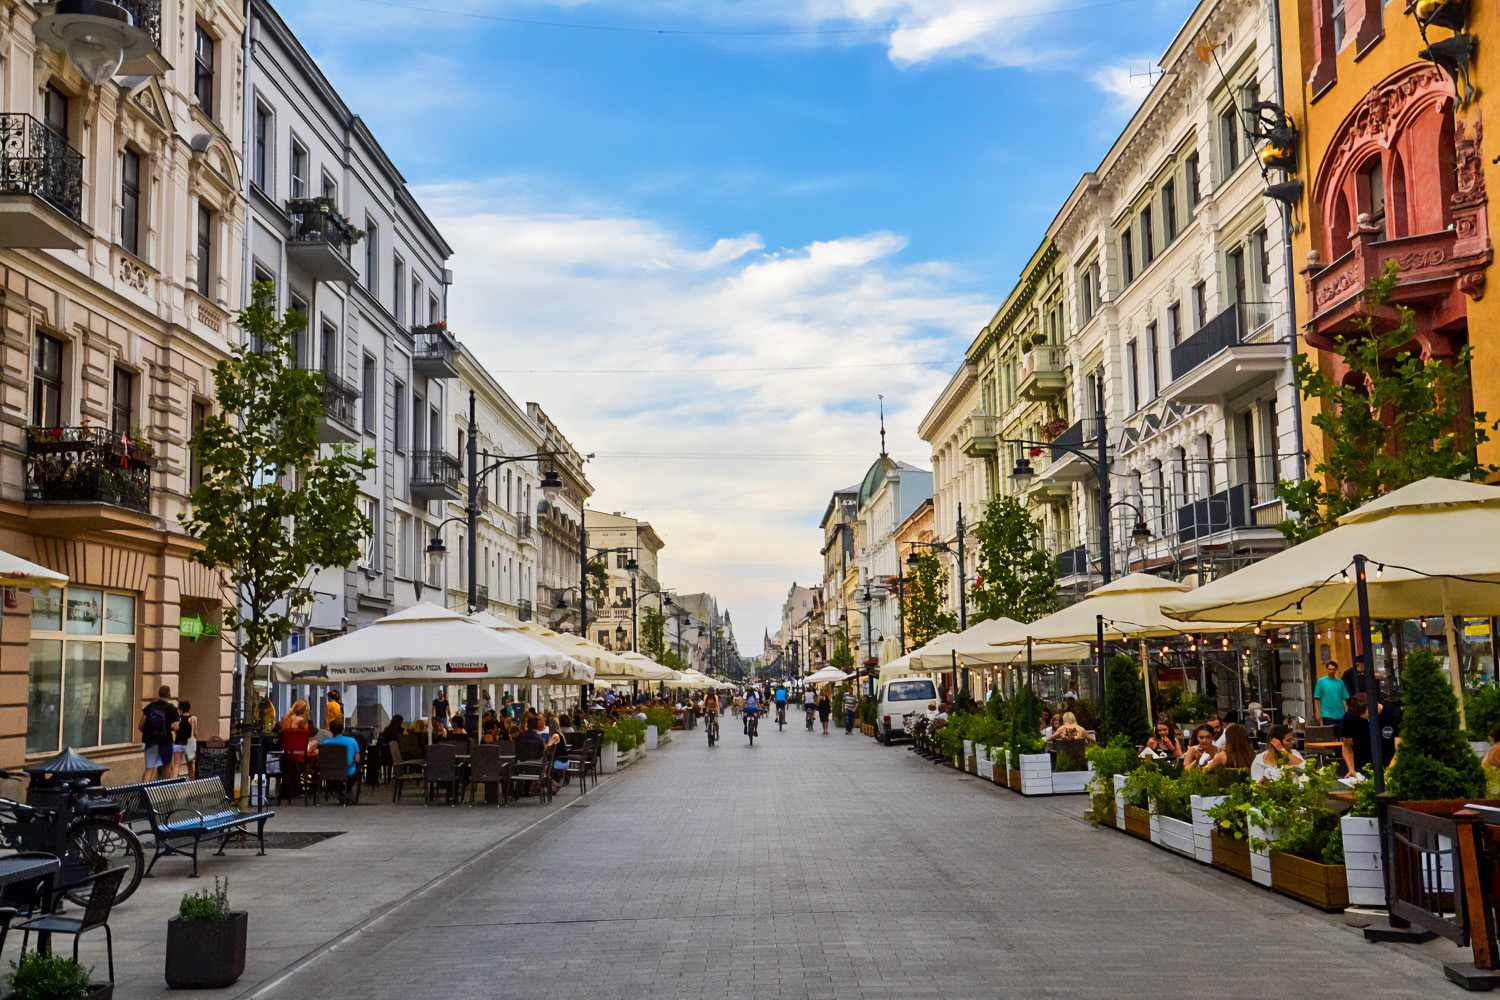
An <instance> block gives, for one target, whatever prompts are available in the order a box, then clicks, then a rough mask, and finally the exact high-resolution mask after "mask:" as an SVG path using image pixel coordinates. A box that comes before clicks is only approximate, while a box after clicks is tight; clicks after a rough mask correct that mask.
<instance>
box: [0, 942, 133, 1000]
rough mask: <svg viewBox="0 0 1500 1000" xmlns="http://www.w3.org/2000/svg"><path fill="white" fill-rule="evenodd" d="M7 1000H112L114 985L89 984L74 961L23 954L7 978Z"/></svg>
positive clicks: (11, 967) (14, 963)
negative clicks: (8, 993)
mask: <svg viewBox="0 0 1500 1000" xmlns="http://www.w3.org/2000/svg"><path fill="white" fill-rule="evenodd" d="M5 982H6V984H7V985H9V987H10V997H9V998H8V1000H112V998H113V997H114V994H115V987H114V984H113V983H104V984H102V985H98V984H94V983H91V982H89V970H88V969H85V968H84V967H83V966H82V965H81V964H79V963H78V962H77V961H75V960H74V959H71V958H64V957H62V956H61V955H49V954H44V953H42V952H40V951H23V952H22V953H21V957H20V958H18V959H15V960H14V961H12V962H11V963H10V975H8V976H6V977H5Z"/></svg>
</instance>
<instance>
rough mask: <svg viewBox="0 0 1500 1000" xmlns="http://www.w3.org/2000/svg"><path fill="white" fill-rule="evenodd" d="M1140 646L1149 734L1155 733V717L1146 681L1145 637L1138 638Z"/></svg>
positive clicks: (1142, 681)
mask: <svg viewBox="0 0 1500 1000" xmlns="http://www.w3.org/2000/svg"><path fill="white" fill-rule="evenodd" d="M1140 644H1141V687H1142V688H1144V689H1145V691H1146V724H1147V725H1149V726H1150V727H1151V732H1152V733H1153V734H1155V732H1156V716H1155V715H1154V714H1152V709H1151V682H1150V681H1149V680H1147V679H1146V667H1147V665H1148V663H1149V660H1148V657H1149V656H1150V654H1149V653H1147V652H1146V637H1145V636H1141V637H1140Z"/></svg>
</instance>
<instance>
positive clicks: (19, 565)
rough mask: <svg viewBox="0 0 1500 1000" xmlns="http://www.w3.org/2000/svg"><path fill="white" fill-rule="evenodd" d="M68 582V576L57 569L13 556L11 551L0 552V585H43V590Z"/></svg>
mask: <svg viewBox="0 0 1500 1000" xmlns="http://www.w3.org/2000/svg"><path fill="white" fill-rule="evenodd" d="M67 582H68V578H67V577H66V576H64V575H63V574H61V573H59V572H57V571H56V570H50V569H48V568H47V567H45V566H43V565H41V564H40V563H34V562H32V561H31V560H29V559H22V558H21V557H20V556H13V555H11V554H10V553H9V552H0V586H4V587H41V588H42V589H43V590H50V589H51V588H53V587H61V586H62V585H63V584H65V583H67Z"/></svg>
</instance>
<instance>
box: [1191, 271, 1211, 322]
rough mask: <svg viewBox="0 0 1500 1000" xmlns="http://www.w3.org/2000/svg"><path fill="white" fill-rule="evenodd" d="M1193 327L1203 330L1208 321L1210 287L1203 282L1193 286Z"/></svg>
mask: <svg viewBox="0 0 1500 1000" xmlns="http://www.w3.org/2000/svg"><path fill="white" fill-rule="evenodd" d="M1193 321H1194V323H1193V329H1194V330H1201V329H1203V325H1204V324H1205V323H1207V322H1208V289H1207V288H1205V287H1204V284H1203V282H1201V281H1200V282H1198V283H1197V284H1196V285H1194V286H1193Z"/></svg>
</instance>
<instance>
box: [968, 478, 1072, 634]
mask: <svg viewBox="0 0 1500 1000" xmlns="http://www.w3.org/2000/svg"><path fill="white" fill-rule="evenodd" d="M974 538H975V540H976V541H977V542H978V543H979V574H978V578H977V579H976V580H975V581H974V586H973V588H972V589H971V590H970V591H969V594H970V599H971V600H973V602H974V615H973V617H972V618H971V620H970V621H971V623H973V622H982V621H988V620H989V619H991V618H1001V617H1004V618H1013V619H1015V620H1016V621H1018V622H1033V621H1036V620H1037V619H1038V618H1040V617H1042V616H1043V615H1045V614H1047V613H1048V612H1050V611H1051V610H1052V608H1053V606H1054V605H1055V604H1056V603H1057V562H1056V560H1054V559H1053V558H1052V556H1050V555H1048V554H1047V553H1046V552H1045V551H1044V550H1043V549H1042V547H1041V539H1042V525H1041V522H1039V521H1034V520H1032V518H1031V515H1030V514H1029V513H1027V511H1026V508H1025V507H1023V506H1021V504H1020V502H1019V501H1017V500H1016V498H1015V497H1009V496H1005V497H991V498H990V502H989V503H988V504H987V505H986V506H985V509H984V518H983V519H982V520H980V521H979V522H978V523H977V524H975V525H974Z"/></svg>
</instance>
